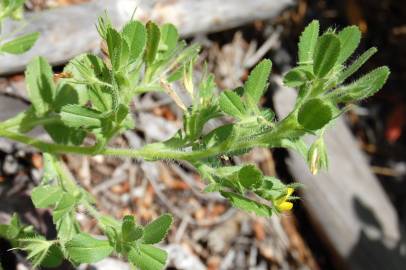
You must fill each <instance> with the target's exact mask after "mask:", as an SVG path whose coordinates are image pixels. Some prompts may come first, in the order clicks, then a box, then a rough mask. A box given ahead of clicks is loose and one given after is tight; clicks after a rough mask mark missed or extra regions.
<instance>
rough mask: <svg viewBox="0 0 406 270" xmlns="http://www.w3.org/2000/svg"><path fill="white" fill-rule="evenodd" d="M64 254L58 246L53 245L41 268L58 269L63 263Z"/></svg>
mask: <svg viewBox="0 0 406 270" xmlns="http://www.w3.org/2000/svg"><path fill="white" fill-rule="evenodd" d="M63 259H64V257H63V253H62V251H61V249H60V248H59V246H58V245H56V244H54V245H52V246H51V247H50V248H49V250H48V253H47V255H46V257H45V258H44V259H43V260H42V262H41V266H42V267H45V268H56V267H58V266H60V265H61V264H62V262H63Z"/></svg>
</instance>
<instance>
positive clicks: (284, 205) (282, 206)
mask: <svg viewBox="0 0 406 270" xmlns="http://www.w3.org/2000/svg"><path fill="white" fill-rule="evenodd" d="M276 208H278V210H279V211H281V212H285V211H289V210H291V209H292V208H293V203H291V202H283V203H281V204H279V205H277V206H276Z"/></svg>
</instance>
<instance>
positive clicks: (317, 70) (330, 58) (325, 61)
mask: <svg viewBox="0 0 406 270" xmlns="http://www.w3.org/2000/svg"><path fill="white" fill-rule="evenodd" d="M339 55H340V40H339V39H338V37H337V36H336V35H335V34H331V33H327V34H324V35H322V36H321V37H320V38H319V39H318V41H317V44H316V48H315V52H314V65H313V72H314V74H315V75H316V76H317V77H319V78H323V77H325V76H326V75H327V73H329V72H330V70H331V69H332V68H333V67H334V65H335V64H336V62H337V59H338V56H339Z"/></svg>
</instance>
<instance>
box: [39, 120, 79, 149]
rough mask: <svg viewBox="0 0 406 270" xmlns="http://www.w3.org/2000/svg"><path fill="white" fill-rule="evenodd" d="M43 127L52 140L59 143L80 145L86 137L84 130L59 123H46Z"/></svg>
mask: <svg viewBox="0 0 406 270" xmlns="http://www.w3.org/2000/svg"><path fill="white" fill-rule="evenodd" d="M44 128H45V130H46V131H47V132H48V134H49V136H51V138H52V140H53V141H54V142H56V143H60V144H73V145H80V144H82V142H83V140H84V139H85V137H86V132H85V131H83V130H79V129H76V128H71V127H68V126H65V125H63V124H60V123H55V124H47V125H45V126H44Z"/></svg>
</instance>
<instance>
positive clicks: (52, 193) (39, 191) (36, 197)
mask: <svg viewBox="0 0 406 270" xmlns="http://www.w3.org/2000/svg"><path fill="white" fill-rule="evenodd" d="M62 195H63V190H62V189H61V188H60V187H59V186H50V185H46V186H39V187H36V188H34V189H33V190H32V193H31V200H32V202H33V203H34V205H35V207H36V208H46V207H49V206H51V205H54V204H56V203H57V202H59V200H60V199H61V197H62Z"/></svg>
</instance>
